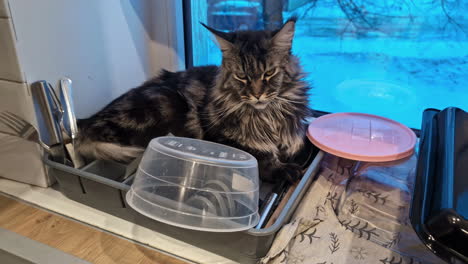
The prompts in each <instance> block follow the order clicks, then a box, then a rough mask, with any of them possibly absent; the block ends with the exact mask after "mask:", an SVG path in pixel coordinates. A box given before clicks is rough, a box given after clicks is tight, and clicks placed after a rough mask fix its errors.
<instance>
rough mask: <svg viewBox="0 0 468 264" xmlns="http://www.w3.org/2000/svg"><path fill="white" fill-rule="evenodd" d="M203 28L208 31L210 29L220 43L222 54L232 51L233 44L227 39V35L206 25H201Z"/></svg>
mask: <svg viewBox="0 0 468 264" xmlns="http://www.w3.org/2000/svg"><path fill="white" fill-rule="evenodd" d="M200 24H202V26H204V27H205V28H206V29H208V30H209V31H210V32H211V33H212V34H213V36H214V37H215V38H216V42H218V46H219V48H220V49H221V51H222V52H225V51H228V50H231V49H232V43H231V42H229V41H228V40H227V39H226V38H227V34H226V33H224V32H221V31H218V30H216V29H214V28H211V27H209V26H207V25H205V24H204V23H200Z"/></svg>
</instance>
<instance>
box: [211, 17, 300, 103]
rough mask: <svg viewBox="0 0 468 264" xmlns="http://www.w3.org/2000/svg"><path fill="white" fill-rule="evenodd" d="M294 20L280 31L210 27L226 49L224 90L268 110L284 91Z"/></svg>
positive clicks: (223, 71) (223, 70)
mask: <svg viewBox="0 0 468 264" xmlns="http://www.w3.org/2000/svg"><path fill="white" fill-rule="evenodd" d="M294 25H295V22H294V21H288V22H287V23H286V24H285V25H284V26H283V27H282V28H281V29H280V30H278V31H275V32H268V31H241V32H233V33H223V32H219V31H216V30H214V29H210V28H208V29H209V30H210V31H211V32H213V34H214V35H215V36H216V39H217V41H218V44H219V46H220V48H221V50H222V52H223V62H222V66H221V71H222V74H223V78H224V85H223V89H224V91H225V92H229V93H231V94H233V95H235V98H237V100H239V102H241V103H245V104H248V105H250V106H252V107H254V108H256V109H264V108H266V107H267V106H268V104H270V103H271V101H273V100H275V98H276V97H277V96H278V94H280V92H281V88H282V83H283V77H284V75H285V74H286V72H285V69H286V67H287V64H288V63H289V57H290V56H291V43H292V38H293V35H294Z"/></svg>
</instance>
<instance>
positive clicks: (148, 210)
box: [126, 137, 259, 232]
mask: <svg viewBox="0 0 468 264" xmlns="http://www.w3.org/2000/svg"><path fill="white" fill-rule="evenodd" d="M258 192H259V183H258V165H257V160H256V159H255V158H254V157H253V156H252V155H250V154H249V153H247V152H244V151H241V150H238V149H235V148H232V147H228V146H225V145H221V144H216V143H212V142H208V141H203V140H197V139H191V138H181V137H159V138H155V139H153V140H152V141H151V142H150V143H149V145H148V148H147V149H146V151H145V153H144V155H143V159H142V161H141V163H140V166H139V167H138V171H137V174H136V177H135V180H134V182H133V184H132V186H131V189H130V191H129V192H128V193H127V195H126V199H127V202H128V204H129V205H130V206H131V207H132V208H133V209H135V210H136V211H138V212H139V213H141V214H143V215H145V216H147V217H149V218H152V219H155V220H158V221H160V222H163V223H166V224H170V225H175V226H178V227H183V228H189V229H194V230H201V231H212V232H235V231H242V230H247V229H249V228H251V227H253V226H255V225H256V224H257V223H258V220H259V215H258V197H259V193H258Z"/></svg>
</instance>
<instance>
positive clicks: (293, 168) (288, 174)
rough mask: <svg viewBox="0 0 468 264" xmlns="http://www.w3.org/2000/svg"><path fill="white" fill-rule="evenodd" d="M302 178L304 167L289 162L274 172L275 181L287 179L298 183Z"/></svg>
mask: <svg viewBox="0 0 468 264" xmlns="http://www.w3.org/2000/svg"><path fill="white" fill-rule="evenodd" d="M301 178H302V167H301V166H299V165H297V164H294V163H288V164H285V165H283V166H281V167H280V168H278V169H276V170H275V172H274V173H273V179H274V181H283V180H284V179H286V180H287V181H288V182H290V183H296V182H297V181H299V180H300V179H301Z"/></svg>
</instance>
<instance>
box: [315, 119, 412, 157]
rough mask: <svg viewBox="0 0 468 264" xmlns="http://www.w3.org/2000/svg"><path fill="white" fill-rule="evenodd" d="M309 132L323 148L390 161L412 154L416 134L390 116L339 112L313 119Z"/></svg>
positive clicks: (343, 153) (342, 154)
mask: <svg viewBox="0 0 468 264" xmlns="http://www.w3.org/2000/svg"><path fill="white" fill-rule="evenodd" d="M307 136H308V137H309V139H310V141H312V143H313V144H314V145H316V146H317V147H318V148H320V149H321V150H323V151H325V152H328V153H330V154H333V155H335V156H339V157H342V158H346V159H351V160H358V161H369V162H386V161H394V160H399V159H403V158H406V157H408V156H411V155H412V154H413V153H414V146H415V144H416V135H415V134H414V132H413V131H412V130H411V129H409V128H408V127H406V126H405V125H403V124H400V123H398V122H396V121H393V120H391V119H388V118H384V117H380V116H376V115H369V114H360V113H337V114H329V115H324V116H322V117H319V118H317V119H315V120H314V121H312V123H311V124H310V125H309V129H308V131H307Z"/></svg>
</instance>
